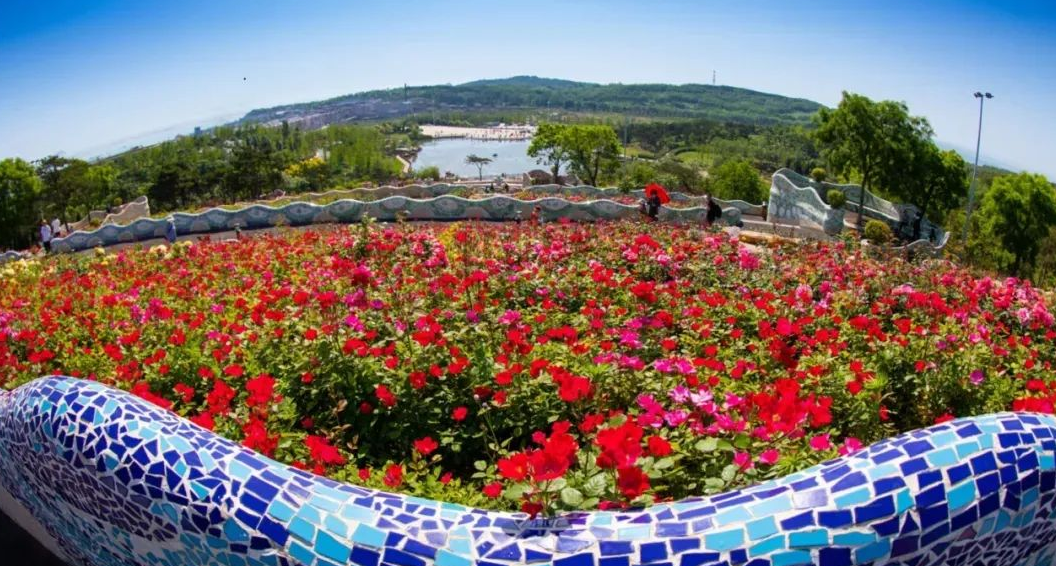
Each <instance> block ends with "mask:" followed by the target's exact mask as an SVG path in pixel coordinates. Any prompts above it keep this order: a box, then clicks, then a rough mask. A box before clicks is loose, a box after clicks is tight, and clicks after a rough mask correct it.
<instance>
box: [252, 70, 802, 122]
mask: <svg viewBox="0 0 1056 566" xmlns="http://www.w3.org/2000/svg"><path fill="white" fill-rule="evenodd" d="M819 108H821V105H820V104H818V103H816V102H812V101H809V100H803V99H798V98H787V97H784V96H780V95H776V94H768V93H763V92H757V91H753V90H748V89H743V88H736V87H730V86H712V85H703V84H685V85H666V84H607V85H602V84H595V83H581V82H574V81H565V80H557V79H543V78H538V77H513V78H509V79H496V80H482V81H473V82H469V83H465V84H460V85H436V86H411V87H404V88H392V89H386V90H373V91H367V92H360V93H356V94H350V95H346V96H340V97H337V98H331V99H329V100H320V101H315V102H306V103H300V104H289V105H285V106H277V107H274V108H266V109H258V110H253V111H252V112H250V113H249V114H247V115H246V116H245V117H244V118H243V119H242V121H243V122H264V123H267V122H272V121H282V120H287V121H289V122H290V123H296V122H299V121H307V122H309V124H310V127H320V126H322V125H325V124H327V123H339V122H342V121H348V120H369V119H389V118H396V117H402V116H410V115H415V114H422V113H433V112H447V111H457V110H472V111H474V112H476V111H487V110H502V109H546V110H551V111H565V112H591V113H615V114H626V115H630V116H649V117H658V118H659V117H666V118H706V119H710V120H716V121H722V122H735V123H744V124H806V123H809V121H810V117H811V116H812V115H813V114H814V113H815V112H817V111H818V109H819Z"/></svg>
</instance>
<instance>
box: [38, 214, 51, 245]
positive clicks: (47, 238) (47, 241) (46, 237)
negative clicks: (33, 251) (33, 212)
mask: <svg viewBox="0 0 1056 566" xmlns="http://www.w3.org/2000/svg"><path fill="white" fill-rule="evenodd" d="M40 245H41V246H42V247H43V248H44V253H48V252H50V251H51V226H49V225H48V223H47V221H46V220H44V219H41V221H40Z"/></svg>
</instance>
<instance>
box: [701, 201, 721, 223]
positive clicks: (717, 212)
mask: <svg viewBox="0 0 1056 566" xmlns="http://www.w3.org/2000/svg"><path fill="white" fill-rule="evenodd" d="M707 203H708V204H707V207H708V212H707V216H706V217H705V222H704V225H705V226H706V227H708V228H711V225H712V224H714V223H715V221H717V220H718V219H720V218H722V207H721V206H719V203H717V202H715V200H714V199H712V198H711V195H708V201H707Z"/></svg>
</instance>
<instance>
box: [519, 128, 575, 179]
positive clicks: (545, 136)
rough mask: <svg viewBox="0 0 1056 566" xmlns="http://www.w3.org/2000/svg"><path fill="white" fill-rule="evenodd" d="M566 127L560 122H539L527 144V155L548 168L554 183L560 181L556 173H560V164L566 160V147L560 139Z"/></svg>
mask: <svg viewBox="0 0 1056 566" xmlns="http://www.w3.org/2000/svg"><path fill="white" fill-rule="evenodd" d="M566 128H567V127H566V126H563V125H561V124H539V129H538V130H536V132H535V135H534V136H532V143H531V144H530V145H529V146H528V155H529V156H530V157H534V158H536V161H537V162H538V163H540V164H543V163H545V164H546V165H547V166H548V167H549V168H550V176H551V178H552V179H553V182H554V183H559V182H560V180H559V179H558V175H559V174H560V173H561V166H562V165H564V164H565V163H567V162H568V148H567V147H565V145H564V143H563V141H562V135H563V134H564V132H565V129H566Z"/></svg>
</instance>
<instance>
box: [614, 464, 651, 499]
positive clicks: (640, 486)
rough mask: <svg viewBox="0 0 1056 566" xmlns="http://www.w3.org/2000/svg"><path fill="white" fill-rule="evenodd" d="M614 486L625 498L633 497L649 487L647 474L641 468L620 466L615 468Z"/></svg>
mask: <svg viewBox="0 0 1056 566" xmlns="http://www.w3.org/2000/svg"><path fill="white" fill-rule="evenodd" d="M616 488H617V489H619V490H620V493H622V494H623V496H624V497H626V498H627V499H634V498H636V497H638V496H639V495H641V494H643V493H645V491H646V490H648V489H649V476H647V475H645V473H644V472H642V470H641V468H637V467H631V468H620V469H618V470H616Z"/></svg>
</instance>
